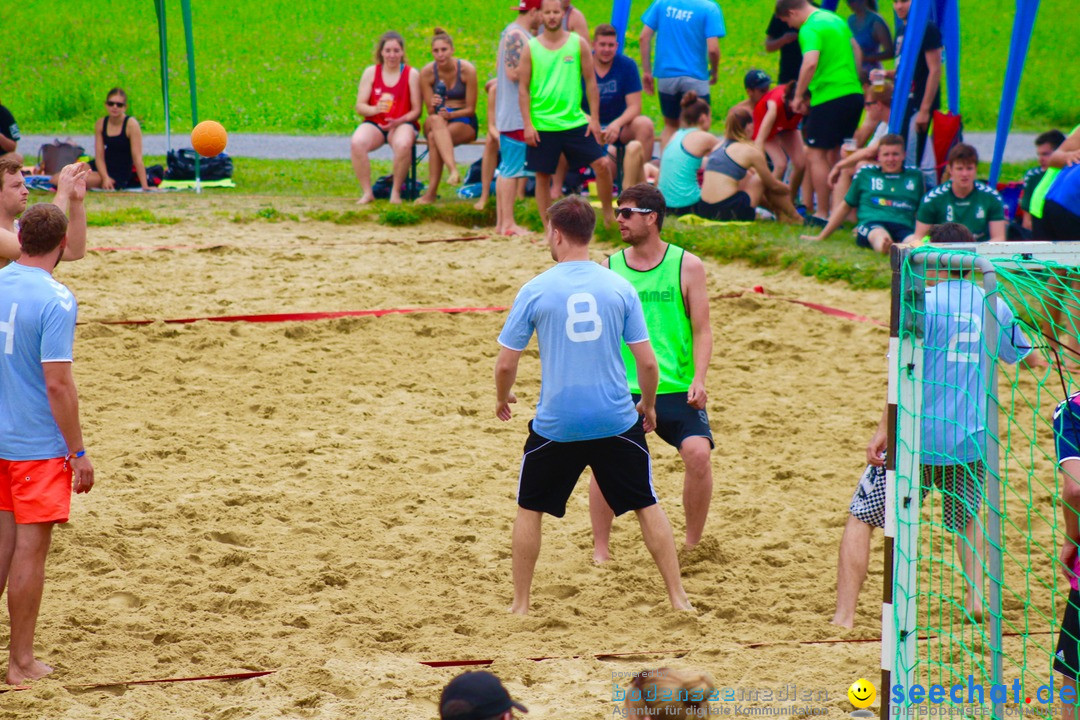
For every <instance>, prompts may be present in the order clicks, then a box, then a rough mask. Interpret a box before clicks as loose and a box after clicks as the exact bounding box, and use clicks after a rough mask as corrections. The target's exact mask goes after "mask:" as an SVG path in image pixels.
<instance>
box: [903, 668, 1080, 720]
mask: <svg viewBox="0 0 1080 720" xmlns="http://www.w3.org/2000/svg"><path fill="white" fill-rule="evenodd" d="M889 700H890V703H891V706H892V707H891V710H892V714H893V715H915V714H918V715H930V714H937V715H951V714H960V713H962V714H966V715H976V714H979V713H977V712H974V710H975V709H979V708H978V706H982V705H986V704H987V703H992V704H1005V703H1011V704H1013V705H1014V707H1016V709H1020V708H1022V707H1023V706H1026V705H1032V704H1036V705H1044V706H1045V705H1054V704H1057V703H1061V704H1062V705H1075V704H1076V688H1074V687H1071V686H1067V685H1062V686H1060V687H1056V688H1055V687H1054V685H1053V684H1048V685H1040V686H1039V687H1038V688H1036V689H1035V691H1034V692H1025V690H1024V687H1023V686H1022V685H1021V684H1020V680H1019V679H1016V680H1013V681H1012V683H1010V684H993V685H983V684H982V683H977V682H975V676H974V675H968V677H967V682H966V683H956V684H954V685H938V684H934V685H929V686H927V685H911V686H910V687H904V686H903V685H893V686H892V688H891V689H890V694H889ZM940 705H945V706H946V707H941V708H935V707H934V706H940ZM956 705H963V706H965V707H963V708H956V707H952V706H956ZM935 709H937V710H940V711H942V712H937V713H933V712H930V711H931V710H935ZM945 710H951V711H953V712H944V711H945Z"/></svg>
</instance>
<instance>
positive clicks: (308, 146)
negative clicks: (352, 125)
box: [19, 133, 1035, 163]
mask: <svg viewBox="0 0 1080 720" xmlns="http://www.w3.org/2000/svg"><path fill="white" fill-rule="evenodd" d="M54 139H55V137H54V136H51V135H23V138H22V140H21V141H20V142H19V147H20V151H21V152H23V153H24V154H25V155H26V156H27V157H28V158H29V157H30V156H32V155H34V154H36V153H37V150H38V148H39V147H41V145H42V144H43V143H48V142H52V141H53V140H54ZM74 139H75V140H76V141H77V142H78V143H79V144H80V145H82V146H83V147H84V148H86V149H87V150H88V151H90V152H93V147H94V141H93V138H92V137H91V136H89V135H77V136H75V138H74ZM965 139H966V140H967V141H968V142H969V143H971V144H972V145H974V146H975V147H976V149H978V151H979V157H980V158H982V159H984V160H987V161H989V160H990V158H991V157H992V156H993V154H994V134H993V133H967V134H966V135H965ZM1034 142H1035V134H1034V133H1013V134H1012V135H1010V136H1009V141H1008V143H1007V144H1006V146H1005V162H1013V163H1022V162H1029V161H1034V160H1035V145H1034ZM189 146H190V142H189V141H188V138H187V137H186V136H185V135H183V134H175V135H173V147H174V148H176V147H189ZM143 148H144V150H145V152H146V154H148V155H164V154H165V136H164V135H147V136H145V138H144V139H143ZM228 152H229V154H230V155H232V156H233V157H253V158H271V159H283V160H295V159H302V158H316V159H330V160H347V159H348V157H349V138H348V137H343V136H326V135H322V136H313V135H262V134H248V133H236V134H234V135H230V136H229V148H228ZM482 152H483V146H481V145H466V146H464V147H460V148H458V149H457V151H456V158H457V160H458V162H459V163H471V162H473V161H475V160H477V159H478V158H479V157H480V155H481V153H482ZM373 157H374V158H375V159H378V160H389V159H390V149H389V148H388V147H386V146H383V147H382V148H379V150H377V151H376V152H375V153H374V154H373Z"/></svg>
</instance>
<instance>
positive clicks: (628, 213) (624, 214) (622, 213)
mask: <svg viewBox="0 0 1080 720" xmlns="http://www.w3.org/2000/svg"><path fill="white" fill-rule="evenodd" d="M652 212H656V211H655V210H650V209H649V208H638V207H627V208H619V209H618V210H616V211H615V214H616V215H618V216H619V217H621V218H622V219H623V220H629V219H630V218H632V217H633V216H634V213H637V214H638V215H648V214H649V213H652Z"/></svg>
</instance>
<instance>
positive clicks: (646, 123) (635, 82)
mask: <svg viewBox="0 0 1080 720" xmlns="http://www.w3.org/2000/svg"><path fill="white" fill-rule="evenodd" d="M593 66H594V67H595V69H596V85H597V87H598V88H599V89H600V127H601V128H603V129H604V137H603V142H605V143H607V144H608V146H609V150H611V151H614V149H615V148H614V147H612V146H615V145H622V146H624V147H625V150H624V156H623V181H622V185H623V187H629V186H631V185H636V184H638V183H639V182H644V181H645V163H646V162H648V161H649V160H650V159H652V154H653V152H652V151H653V143H654V139H655V137H656V127H655V126H654V125H653V121H652V119H651V118H649V117H647V116H645V115H642V114H641V75H640V74H639V73H638V68H637V65H635V64H634V61H633V60H631V59H630V58H628V57H626V56H625V55H623V54H622V53H621V52H619V36H618V32H617V31H616V30H615V26H614V25H609V24H607V23H603V24H601V25H597V26H596V29H595V30H594V31H593Z"/></svg>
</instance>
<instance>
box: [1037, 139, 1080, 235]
mask: <svg viewBox="0 0 1080 720" xmlns="http://www.w3.org/2000/svg"><path fill="white" fill-rule="evenodd" d="M1077 130H1080V125H1077V126H1076V127H1074V128H1073V130H1072V131H1073V132H1076V131H1077ZM1069 134H1070V135H1072V133H1069ZM1060 172H1061V168H1046V172H1045V173H1043V176H1042V180H1040V181H1039V184H1038V185H1036V186H1035V189H1034V190H1032V191H1031V200H1030V201H1029V202H1028V212H1030V213H1031V216H1032V217H1037V218H1040V219H1041V218H1042V216H1043V205H1045V204H1046V193H1048V192H1050V186H1051V185H1053V184H1054V179H1055V178H1056V177H1057V176H1058V173H1060Z"/></svg>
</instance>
